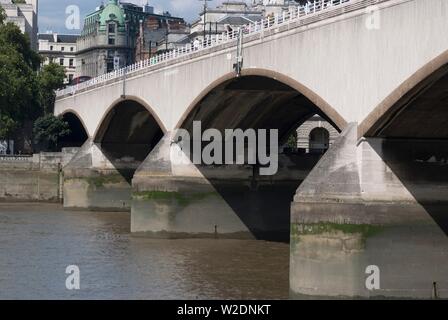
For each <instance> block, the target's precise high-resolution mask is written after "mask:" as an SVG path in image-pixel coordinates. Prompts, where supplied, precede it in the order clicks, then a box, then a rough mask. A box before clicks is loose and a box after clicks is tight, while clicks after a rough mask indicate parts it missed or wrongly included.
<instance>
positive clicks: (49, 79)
mask: <svg viewBox="0 0 448 320" xmlns="http://www.w3.org/2000/svg"><path fill="white" fill-rule="evenodd" d="M64 78H65V70H64V67H62V66H60V65H58V64H56V63H50V64H48V65H46V66H44V67H43V68H42V70H41V72H40V73H39V76H38V82H39V89H40V104H41V107H42V108H43V112H44V114H48V113H53V111H54V102H55V99H56V94H55V92H54V91H55V90H56V89H59V88H61V87H62V86H63V85H64Z"/></svg>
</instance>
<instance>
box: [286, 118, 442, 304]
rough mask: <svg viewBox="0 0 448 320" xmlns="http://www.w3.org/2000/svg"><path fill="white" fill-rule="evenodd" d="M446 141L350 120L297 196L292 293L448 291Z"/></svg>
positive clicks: (424, 294) (412, 294)
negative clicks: (385, 131)
mask: <svg viewBox="0 0 448 320" xmlns="http://www.w3.org/2000/svg"><path fill="white" fill-rule="evenodd" d="M447 146H448V144H447V142H446V141H418V140H388V139H372V138H368V139H361V140H359V141H358V140H357V125H356V124H350V125H349V126H348V128H347V129H346V130H345V131H344V132H343V133H342V134H341V136H340V138H339V139H337V141H336V142H335V144H334V145H333V146H332V147H331V148H330V150H329V151H328V152H327V153H326V154H325V155H324V157H323V158H322V159H321V161H320V162H319V163H318V165H317V166H316V167H315V168H314V169H313V170H312V172H311V173H310V175H309V176H308V177H307V178H306V180H305V181H304V182H303V184H302V185H301V186H300V187H299V188H298V190H297V193H296V196H295V197H294V202H293V203H292V207H291V212H292V215H291V219H292V226H291V260H290V262H291V265H290V290H291V297H292V298H306V297H310V296H311V297H315V298H318V297H322V298H325V297H342V298H344V297H345V298H347V297H348V298H354V297H359V298H371V297H395V298H427V299H430V298H431V297H432V296H434V295H437V296H438V297H444V298H448V268H447V267H446V266H447V265H448V238H447V225H448V216H447V212H448V201H447V199H448V166H447V159H448V156H447V155H448V153H447V150H448V148H447ZM372 272H373V273H372ZM377 276H378V277H377Z"/></svg>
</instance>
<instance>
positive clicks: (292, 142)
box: [286, 132, 297, 149]
mask: <svg viewBox="0 0 448 320" xmlns="http://www.w3.org/2000/svg"><path fill="white" fill-rule="evenodd" d="M286 145H287V146H288V147H290V148H291V149H297V132H293V133H292V134H291V135H290V136H289V138H288V141H287V142H286Z"/></svg>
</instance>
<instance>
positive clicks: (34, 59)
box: [0, 23, 40, 134]
mask: <svg viewBox="0 0 448 320" xmlns="http://www.w3.org/2000/svg"><path fill="white" fill-rule="evenodd" d="M39 64H40V58H39V56H38V54H36V53H35V52H34V51H32V50H31V48H30V44H29V40H28V37H27V36H25V35H24V34H22V33H21V32H20V29H19V28H18V27H17V26H15V25H13V24H11V23H7V24H0V115H1V116H2V126H3V125H5V126H6V125H7V127H5V128H3V129H2V131H3V132H8V134H11V132H10V131H11V128H12V127H20V126H21V125H22V124H23V123H24V121H26V120H32V119H34V118H36V117H37V116H38V115H39V113H40V106H39V102H38V99H36V97H38V96H39V89H38V83H37V77H36V70H37V68H38V66H39ZM12 122H14V123H15V125H14V126H12V125H11V124H12Z"/></svg>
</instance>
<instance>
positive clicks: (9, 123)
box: [0, 114, 17, 139]
mask: <svg viewBox="0 0 448 320" xmlns="http://www.w3.org/2000/svg"><path fill="white" fill-rule="evenodd" d="M16 128H17V122H16V121H14V120H13V119H11V118H10V117H9V116H7V115H1V114H0V139H9V138H10V137H11V135H12V134H13V132H14V130H16Z"/></svg>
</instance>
